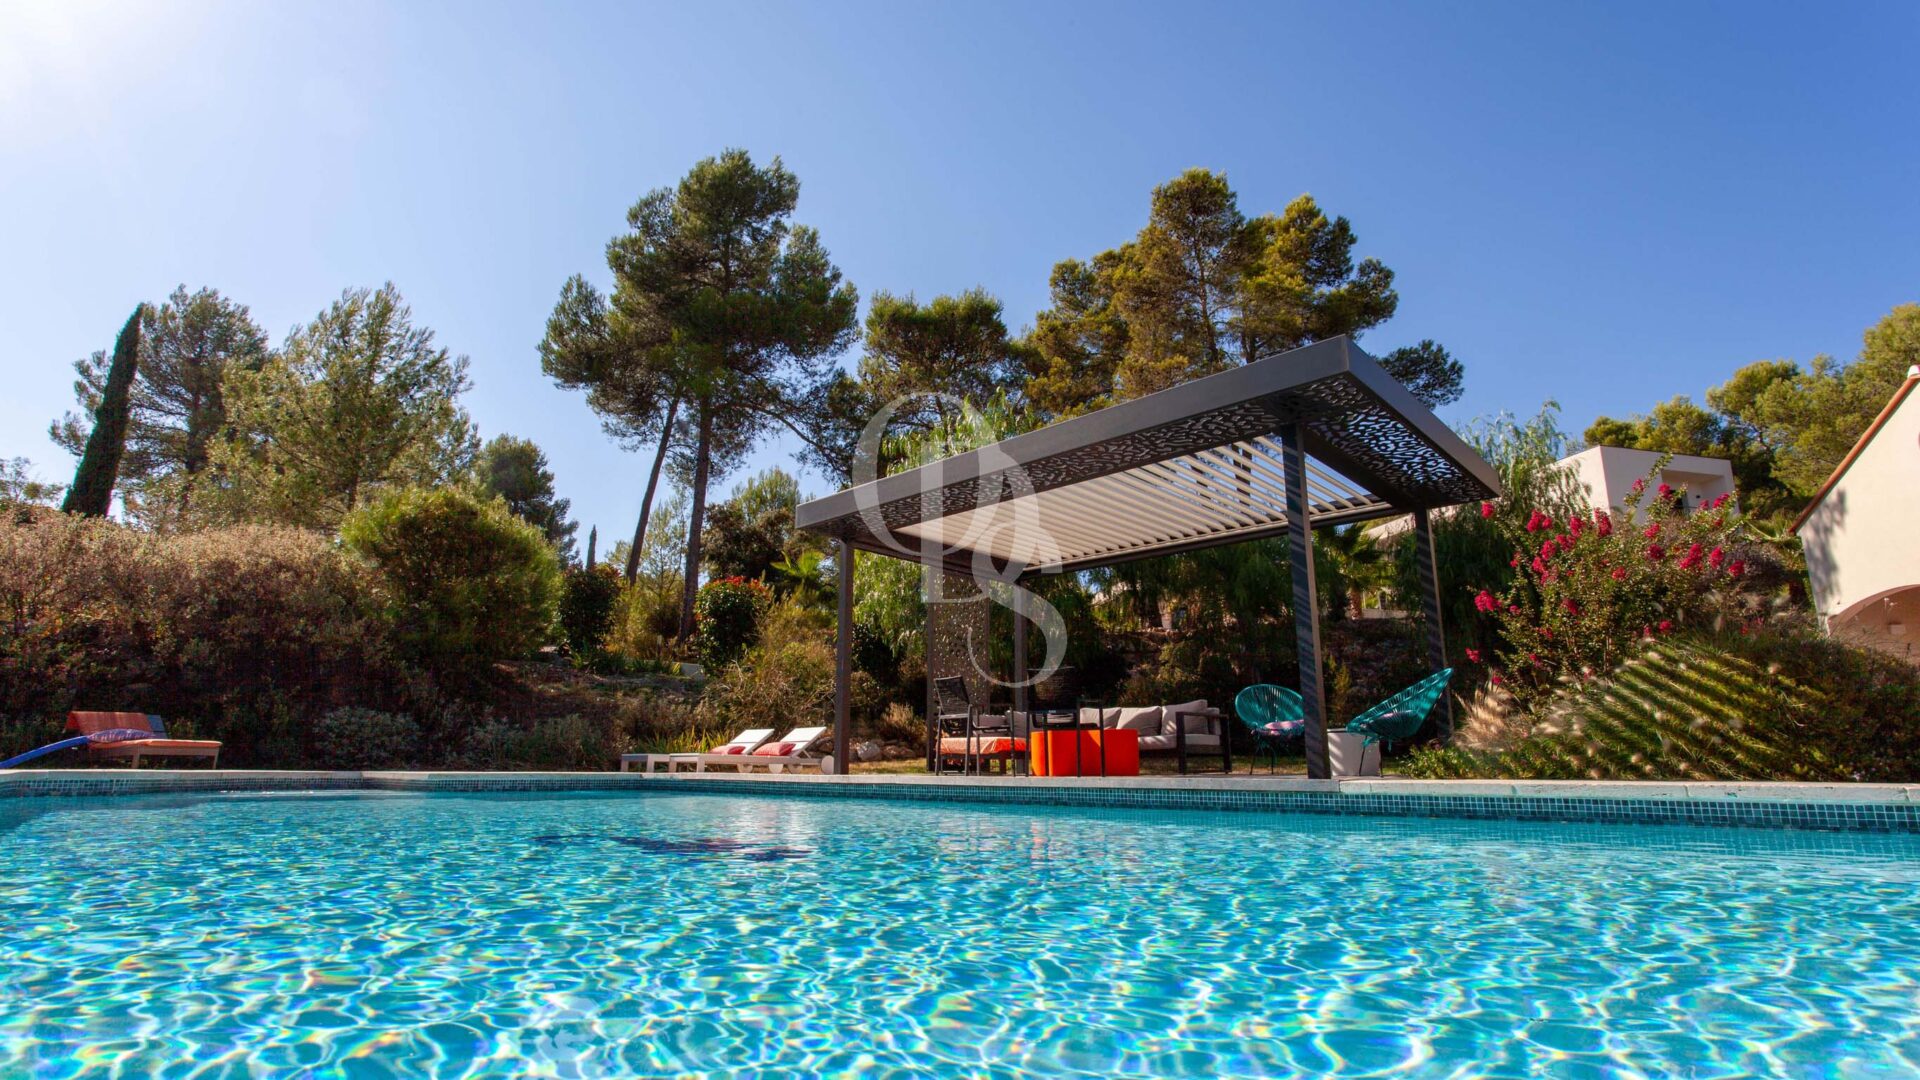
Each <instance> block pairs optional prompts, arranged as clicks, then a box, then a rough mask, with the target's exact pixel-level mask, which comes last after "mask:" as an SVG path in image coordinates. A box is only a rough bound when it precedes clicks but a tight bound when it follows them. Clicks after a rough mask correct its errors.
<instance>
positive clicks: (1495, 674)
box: [1493, 672, 1507, 686]
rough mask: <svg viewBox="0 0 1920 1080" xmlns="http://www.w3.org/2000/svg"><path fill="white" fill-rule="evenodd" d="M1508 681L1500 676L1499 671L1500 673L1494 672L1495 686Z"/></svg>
mask: <svg viewBox="0 0 1920 1080" xmlns="http://www.w3.org/2000/svg"><path fill="white" fill-rule="evenodd" d="M1506 681H1507V680H1505V679H1503V678H1501V677H1500V675H1499V673H1498V672H1495V673H1494V676H1493V685H1495V686H1499V685H1500V684H1501V683H1503V682H1506Z"/></svg>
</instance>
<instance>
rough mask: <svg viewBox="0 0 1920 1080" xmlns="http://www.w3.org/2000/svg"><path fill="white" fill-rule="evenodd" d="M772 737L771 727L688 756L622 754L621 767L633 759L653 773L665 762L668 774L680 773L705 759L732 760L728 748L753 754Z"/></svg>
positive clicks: (753, 730)
mask: <svg viewBox="0 0 1920 1080" xmlns="http://www.w3.org/2000/svg"><path fill="white" fill-rule="evenodd" d="M772 737H773V729H772V728H770V727H764V728H748V729H747V730H745V731H743V732H741V733H740V734H738V735H735V736H734V737H733V738H732V739H730V740H728V741H727V742H724V743H721V744H720V745H719V746H716V747H714V748H713V749H712V750H702V751H696V752H693V753H687V754H622V755H620V767H621V768H622V769H625V768H626V767H627V761H628V759H629V758H631V759H633V760H635V761H641V760H644V761H645V763H646V771H647V772H652V771H653V766H654V764H655V762H665V763H666V766H667V771H668V772H678V771H679V769H680V766H681V765H683V764H688V763H692V762H696V761H698V760H699V759H701V758H705V757H715V758H726V759H731V758H732V757H734V756H735V755H734V754H729V753H726V752H725V751H726V748H727V747H730V746H738V747H739V748H740V749H739V751H738V752H737V753H740V754H746V753H751V752H752V751H753V750H754V749H755V748H756V747H758V746H759V745H760V744H761V743H764V742H766V741H767V740H768V739H770V738H772Z"/></svg>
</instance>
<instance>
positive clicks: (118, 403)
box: [60, 304, 147, 517]
mask: <svg viewBox="0 0 1920 1080" xmlns="http://www.w3.org/2000/svg"><path fill="white" fill-rule="evenodd" d="M146 308H147V306H146V305H145V304H141V305H139V306H137V307H135V308H134V309H133V314H132V315H131V316H129V317H128V319H127V325H125V326H123V327H121V328H120V336H119V337H118V338H116V339H115V340H114V343H113V366H112V367H110V368H108V369H107V384H106V386H105V387H104V388H103V389H102V391H101V394H100V407H99V408H97V409H95V410H94V411H93V433H92V434H91V435H88V436H87V448H86V450H85V451H83V452H82V453H81V455H80V467H79V468H78V469H76V470H75V471H74V474H73V487H72V488H71V489H69V490H68V492H67V501H66V502H65V503H63V504H61V507H60V509H61V510H63V511H65V512H67V513H69V514H84V515H85V516H87V517H106V516H107V507H109V506H110V505H112V503H113V483H114V480H115V479H117V478H118V476H119V474H120V454H121V452H122V451H124V450H125V449H126V445H127V418H128V416H129V415H130V414H131V412H132V410H131V409H130V407H129V405H128V400H129V396H130V394H131V392H132V390H133V375H134V368H135V367H136V366H137V365H138V363H139V354H140V319H141V316H142V315H144V314H145V313H146Z"/></svg>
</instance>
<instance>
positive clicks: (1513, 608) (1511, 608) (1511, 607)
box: [1507, 604, 1520, 615]
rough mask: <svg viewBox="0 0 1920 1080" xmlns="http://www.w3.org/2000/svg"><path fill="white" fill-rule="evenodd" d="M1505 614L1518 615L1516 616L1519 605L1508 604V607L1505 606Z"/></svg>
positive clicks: (1518, 611) (1518, 612)
mask: <svg viewBox="0 0 1920 1080" xmlns="http://www.w3.org/2000/svg"><path fill="white" fill-rule="evenodd" d="M1507 614H1509V615H1518V614H1520V605H1519V604H1508V605H1507Z"/></svg>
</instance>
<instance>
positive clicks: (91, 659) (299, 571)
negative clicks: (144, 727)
mask: <svg viewBox="0 0 1920 1080" xmlns="http://www.w3.org/2000/svg"><path fill="white" fill-rule="evenodd" d="M377 607H378V590H377V586H376V583H375V580H374V578H373V575H372V574H370V573H369V572H368V571H367V569H366V568H365V567H364V566H362V565H361V564H360V563H359V562H358V561H356V560H352V559H348V558H345V557H343V555H342V554H341V552H340V551H339V549H338V548H337V547H335V546H334V545H333V544H331V543H329V542H328V541H327V540H326V538H324V537H321V536H318V535H316V534H313V533H310V532H306V531H303V530H298V529H287V528H273V527H262V526H244V527H237V528H226V529H211V530H206V531H202V532H194V533H156V532H142V531H138V530H134V529H129V528H126V527H125V526H121V525H117V524H114V523H112V522H108V521H104V520H100V519H90V520H89V519H82V518H79V517H73V516H67V515H51V514H50V515H36V516H34V517H33V518H32V519H30V520H27V521H16V520H11V519H10V520H8V521H6V522H4V523H0V714H5V715H9V716H12V717H14V718H15V720H16V721H17V722H27V721H29V720H30V719H32V718H37V719H38V720H39V721H40V722H42V723H44V724H50V725H53V726H55V727H57V726H58V724H59V723H60V722H61V721H62V720H64V718H65V715H66V713H67V712H68V710H71V709H127V710H132V711H138V712H150V713H158V714H160V715H162V716H164V717H166V718H167V720H168V721H169V723H170V724H172V725H173V726H174V727H175V728H177V729H179V730H181V731H183V732H184V731H186V730H188V728H191V729H192V730H194V731H195V732H196V733H197V734H198V735H200V736H202V737H207V738H216V739H221V740H223V741H224V742H225V743H226V744H227V745H226V746H225V747H224V748H223V750H222V753H221V760H222V762H227V763H231V764H233V765H235V766H249V765H263V764H276V765H297V764H300V760H299V756H298V755H299V754H300V753H301V752H302V750H301V748H302V747H303V746H304V742H305V731H304V729H305V724H306V722H307V721H308V720H310V719H311V718H312V717H313V716H314V715H317V713H318V712H320V711H323V710H324V709H326V708H328V707H331V706H332V705H335V704H341V703H353V704H362V705H368V706H373V707H391V706H392V705H394V704H397V703H398V699H400V698H402V697H404V696H405V695H406V694H407V693H409V692H410V690H411V687H412V685H413V681H414V677H413V676H412V675H411V674H410V673H409V671H408V670H407V669H406V668H405V667H404V666H403V665H402V664H401V663H400V662H399V660H398V656H397V650H396V648H395V646H394V643H393V640H392V635H391V632H390V627H389V626H388V624H387V623H386V622H384V621H383V620H382V619H380V618H379V617H378V615H377Z"/></svg>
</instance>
